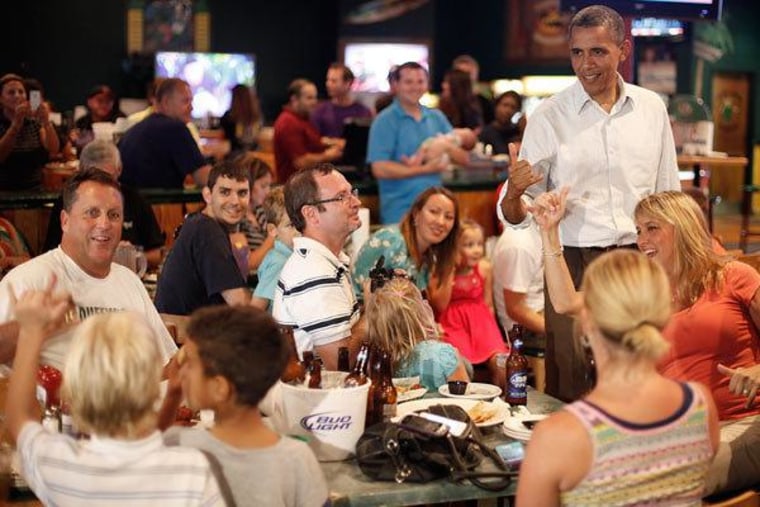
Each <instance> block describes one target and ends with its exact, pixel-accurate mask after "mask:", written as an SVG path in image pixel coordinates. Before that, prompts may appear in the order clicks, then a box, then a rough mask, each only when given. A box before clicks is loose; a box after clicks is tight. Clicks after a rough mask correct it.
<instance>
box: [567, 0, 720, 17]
mask: <svg viewBox="0 0 760 507" xmlns="http://www.w3.org/2000/svg"><path fill="white" fill-rule="evenodd" d="M597 3H602V4H604V5H606V6H608V7H611V8H613V9H615V10H616V11H618V12H619V13H620V14H621V15H622V16H634V17H638V18H641V17H655V18H674V19H684V20H693V19H720V15H721V10H722V7H723V0H603V1H601V2H599V1H598V0H561V1H560V10H562V11H568V12H575V11H577V10H580V9H582V8H583V7H586V6H588V5H592V4H597Z"/></svg>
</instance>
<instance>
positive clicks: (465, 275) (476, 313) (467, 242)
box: [438, 219, 508, 385]
mask: <svg viewBox="0 0 760 507" xmlns="http://www.w3.org/2000/svg"><path fill="white" fill-rule="evenodd" d="M460 229H461V233H460V236H459V263H458V265H457V268H456V273H455V275H454V279H453V287H452V289H451V299H450V301H449V305H448V306H447V307H446V309H445V310H444V311H443V313H441V315H440V316H439V319H438V320H439V322H440V324H441V326H442V327H443V330H444V336H443V339H444V341H446V342H448V343H450V344H452V345H453V346H455V347H456V348H457V349H458V350H459V353H460V354H461V355H462V356H464V357H466V358H467V359H468V360H469V361H470V362H471V363H472V364H473V365H476V364H481V363H487V365H488V369H489V370H490V372H491V378H492V382H493V383H494V384H496V385H501V384H503V376H504V371H503V366H502V367H501V368H499V367H497V364H496V354H499V353H507V352H508V347H507V344H506V343H505V342H504V339H503V338H502V335H501V331H499V325H498V324H497V323H496V317H495V316H494V310H493V290H492V284H491V263H490V262H489V261H488V260H487V259H485V258H484V253H485V248H484V243H485V241H484V235H483V229H482V228H481V227H480V225H479V224H478V223H477V222H475V221H473V220H469V219H465V220H463V221H462V223H461V225H460Z"/></svg>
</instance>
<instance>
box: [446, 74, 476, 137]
mask: <svg viewBox="0 0 760 507" xmlns="http://www.w3.org/2000/svg"><path fill="white" fill-rule="evenodd" d="M438 109H440V110H441V111H442V112H443V114H445V115H446V118H448V119H449V121H450V122H451V126H452V127H454V128H468V129H473V130H478V129H480V128H481V127H483V112H482V111H481V110H480V104H479V103H478V99H477V98H476V97H475V94H474V93H473V92H472V81H470V75H469V74H467V73H466V72H464V71H461V70H456V69H453V70H450V71H448V72H447V73H446V75H445V76H444V78H443V83H442V85H441V101H440V103H439V104H438Z"/></svg>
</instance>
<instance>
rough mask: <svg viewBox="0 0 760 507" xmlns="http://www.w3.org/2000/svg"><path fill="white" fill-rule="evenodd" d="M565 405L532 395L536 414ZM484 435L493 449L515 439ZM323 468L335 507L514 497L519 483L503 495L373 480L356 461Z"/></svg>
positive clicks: (496, 430)
mask: <svg viewBox="0 0 760 507" xmlns="http://www.w3.org/2000/svg"><path fill="white" fill-rule="evenodd" d="M445 400H446V399H445V398H442V399H441V402H442V403H445ZM561 406H562V402H561V401H559V400H557V399H556V398H552V397H551V396H549V395H547V394H544V393H541V392H538V391H535V390H530V391H529V392H528V410H530V411H531V412H532V413H534V414H545V413H551V412H554V411H556V410H557V409H558V408H560V407H561ZM482 433H483V437H484V438H483V440H484V443H485V444H487V445H489V446H491V447H493V446H496V445H498V444H500V443H504V442H511V441H512V439H511V438H509V437H507V436H506V435H504V433H503V432H502V429H501V425H498V426H495V427H493V428H486V429H485V431H482ZM321 466H322V471H323V472H324V474H325V477H326V479H327V485H328V487H329V489H330V498H331V500H332V505H333V506H334V507H346V506H351V507H355V506H380V505H419V504H427V503H437V502H447V501H459V500H474V499H480V498H494V497H503V496H510V495H514V494H515V492H516V489H517V481H516V480H515V481H513V482H512V484H511V485H510V486H509V487H508V488H507V489H505V490H504V491H500V492H493V491H486V490H484V489H480V488H478V487H477V486H474V485H472V484H470V483H468V482H465V483H462V484H458V483H454V482H451V481H448V480H446V479H441V480H437V481H432V482H429V483H426V484H418V483H406V484H397V483H395V482H380V481H373V480H371V479H370V478H368V477H366V476H365V475H364V474H362V472H361V471H360V470H359V467H358V466H357V464H356V460H355V459H352V460H348V461H340V462H333V463H322V464H321ZM494 468H495V467H494ZM486 470H487V469H486Z"/></svg>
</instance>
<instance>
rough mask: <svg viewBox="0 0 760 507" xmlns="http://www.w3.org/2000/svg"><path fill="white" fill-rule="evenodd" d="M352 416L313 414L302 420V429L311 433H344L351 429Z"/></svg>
mask: <svg viewBox="0 0 760 507" xmlns="http://www.w3.org/2000/svg"><path fill="white" fill-rule="evenodd" d="M352 424H353V418H352V417H351V416H350V415H337V414H335V413H334V412H324V413H322V414H311V415H307V416H306V417H303V418H302V419H301V427H302V428H303V429H305V430H307V431H311V432H320V431H322V432H325V431H344V430H347V429H349V428H350V427H351V425H352Z"/></svg>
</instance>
